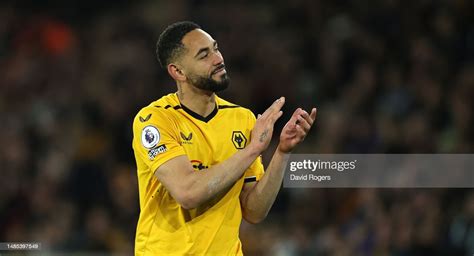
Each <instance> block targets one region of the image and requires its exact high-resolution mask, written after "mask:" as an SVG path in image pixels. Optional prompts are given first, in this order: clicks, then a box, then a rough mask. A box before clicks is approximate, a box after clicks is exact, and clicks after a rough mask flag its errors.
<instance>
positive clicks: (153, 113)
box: [134, 93, 179, 123]
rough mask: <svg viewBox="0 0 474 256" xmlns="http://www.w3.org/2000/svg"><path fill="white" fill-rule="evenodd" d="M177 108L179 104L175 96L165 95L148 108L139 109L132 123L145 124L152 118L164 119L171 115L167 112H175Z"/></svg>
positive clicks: (172, 94)
mask: <svg viewBox="0 0 474 256" xmlns="http://www.w3.org/2000/svg"><path fill="white" fill-rule="evenodd" d="M177 107H179V102H178V101H177V97H176V94H174V93H171V94H168V95H165V96H163V97H161V98H160V99H158V100H156V101H153V102H152V103H150V104H149V105H148V106H145V107H143V108H141V109H140V111H138V113H137V115H136V116H135V119H134V122H137V121H140V122H142V123H143V122H147V121H148V120H150V119H151V118H152V117H153V119H156V118H161V119H162V118H166V117H167V116H169V115H170V114H171V113H172V111H169V110H175V109H176V108H177Z"/></svg>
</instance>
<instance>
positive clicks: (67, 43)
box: [0, 0, 474, 256]
mask: <svg viewBox="0 0 474 256" xmlns="http://www.w3.org/2000/svg"><path fill="white" fill-rule="evenodd" d="M178 20H193V21H195V22H197V23H198V24H200V25H201V26H202V27H203V28H204V29H205V30H206V31H208V32H210V33H211V34H212V35H213V37H214V38H215V39H216V40H217V41H218V42H219V46H220V48H221V51H222V53H223V55H224V58H225V61H226V66H227V70H228V72H229V74H230V77H231V86H230V87H229V89H228V90H227V91H225V92H223V93H222V94H221V96H222V97H223V98H226V99H228V100H230V101H232V102H234V103H236V104H239V105H242V106H245V107H248V108H250V109H251V110H253V111H254V113H256V114H257V113H261V112H263V111H264V110H265V109H266V108H267V106H269V105H270V103H271V102H272V101H274V100H275V99H276V98H278V97H279V96H286V98H287V100H286V102H287V105H286V106H285V110H286V111H285V115H284V116H283V118H282V120H285V119H287V118H288V117H289V116H290V114H291V112H292V110H293V109H295V108H296V107H304V108H306V109H309V108H310V107H312V106H316V107H318V109H319V111H318V118H317V125H316V127H315V128H313V130H312V132H311V134H310V135H309V136H308V138H307V139H306V140H305V142H304V144H303V145H301V146H300V147H299V149H298V153H473V151H474V114H473V111H474V106H473V105H474V101H473V99H474V26H473V24H474V3H473V2H472V1H469V0H436V1H425V0H420V1H397V0H378V1H376V0H366V1H343V0H333V1H325V0H292V1H282V0H277V1H270V0H258V1H249V0H248V1H245V0H236V1H203V0H193V1H185V0H173V1H130V2H127V1H103V2H102V1H101V3H100V4H99V3H96V2H95V1H92V0H85V1H72V0H70V1H50V2H48V4H47V5H45V3H44V2H42V1H28V0H24V1H2V3H0V116H1V119H2V120H1V122H0V141H1V143H2V147H1V148H0V242H7V241H41V242H42V246H43V251H44V252H45V251H46V252H63V253H64V252H87V253H96V252H100V253H110V254H112V255H131V254H132V253H133V244H134V235H135V227H136V223H137V219H138V214H139V205H138V188H137V178H136V168H135V162H134V158H133V152H132V148H131V139H132V131H131V127H132V120H133V117H134V116H135V114H136V113H137V112H138V110H139V109H140V108H141V107H143V106H146V105H148V104H149V103H150V102H151V101H153V100H155V99H158V98H159V97H161V96H162V95H164V94H167V93H171V92H174V91H175V90H176V88H175V85H174V83H173V81H172V80H171V79H170V78H169V77H168V75H167V74H166V72H165V71H163V70H161V69H160V68H159V64H158V62H157V60H156V57H155V53H154V52H155V43H156V40H157V38H158V35H159V33H160V32H161V31H162V30H163V29H164V28H165V27H166V26H167V25H169V24H170V23H172V22H175V21H178ZM283 123H284V122H283V121H280V122H279V123H278V126H279V128H277V131H278V130H279V129H281V127H282V125H283ZM276 138H277V136H275V138H274V139H276ZM276 142H277V141H276V140H275V142H274V143H273V144H272V145H273V146H272V148H274V147H275V144H276ZM271 154H272V151H271V149H270V150H268V154H266V155H264V160H265V162H267V163H268V161H269V159H268V158H269V156H271ZM446 175H449V170H446ZM241 240H242V242H243V246H244V252H246V255H400V256H410V255H471V256H472V255H473V253H474V190H473V189H470V188H466V189H396V188H393V189H285V188H283V189H282V191H281V193H280V195H279V197H278V199H277V201H276V203H275V205H274V207H273V209H272V211H271V214H270V216H269V217H268V218H267V220H266V221H264V222H263V223H262V224H259V225H250V224H247V223H244V224H243V225H242V229H241Z"/></svg>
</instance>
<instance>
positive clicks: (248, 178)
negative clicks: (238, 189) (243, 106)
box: [244, 110, 265, 183]
mask: <svg viewBox="0 0 474 256" xmlns="http://www.w3.org/2000/svg"><path fill="white" fill-rule="evenodd" d="M256 120H257V119H256V118H255V115H254V114H253V113H252V112H251V111H250V110H249V111H248V124H249V131H252V130H253V127H254V126H255V122H256ZM249 137H250V136H249ZM264 173H265V172H264V168H263V164H262V156H259V157H257V159H255V161H254V162H253V163H252V164H251V165H250V167H249V168H248V169H247V171H245V173H244V182H245V183H247V182H253V181H259V180H260V179H261V178H262V176H263V174H264Z"/></svg>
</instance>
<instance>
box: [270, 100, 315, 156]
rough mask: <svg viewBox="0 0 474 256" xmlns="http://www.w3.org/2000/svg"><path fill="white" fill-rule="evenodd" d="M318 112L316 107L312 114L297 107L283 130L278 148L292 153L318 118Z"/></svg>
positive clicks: (283, 151)
mask: <svg viewBox="0 0 474 256" xmlns="http://www.w3.org/2000/svg"><path fill="white" fill-rule="evenodd" d="M316 112H317V110H316V108H313V109H312V110H311V114H308V112H306V111H305V110H303V109H301V108H298V109H296V110H295V112H294V113H293V115H292V116H291V118H290V120H289V121H288V123H286V124H285V126H284V127H283V130H282V131H281V134H280V144H279V145H278V150H280V151H281V152H282V153H290V152H291V151H292V150H293V149H294V148H295V147H296V145H298V144H299V143H300V142H302V141H303V140H304V138H305V137H306V134H308V131H309V130H310V129H311V126H313V123H314V120H316Z"/></svg>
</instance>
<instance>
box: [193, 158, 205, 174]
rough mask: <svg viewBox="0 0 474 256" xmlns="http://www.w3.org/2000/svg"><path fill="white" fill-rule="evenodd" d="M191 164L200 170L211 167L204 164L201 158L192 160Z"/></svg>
mask: <svg viewBox="0 0 474 256" xmlns="http://www.w3.org/2000/svg"><path fill="white" fill-rule="evenodd" d="M191 164H192V166H193V168H194V170H198V171H200V170H202V169H207V168H209V166H207V165H203V164H202V162H201V161H199V160H191Z"/></svg>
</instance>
